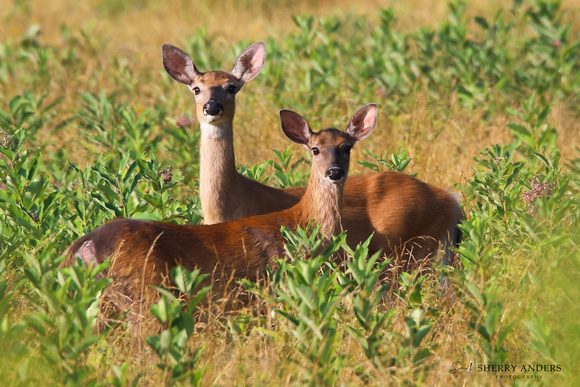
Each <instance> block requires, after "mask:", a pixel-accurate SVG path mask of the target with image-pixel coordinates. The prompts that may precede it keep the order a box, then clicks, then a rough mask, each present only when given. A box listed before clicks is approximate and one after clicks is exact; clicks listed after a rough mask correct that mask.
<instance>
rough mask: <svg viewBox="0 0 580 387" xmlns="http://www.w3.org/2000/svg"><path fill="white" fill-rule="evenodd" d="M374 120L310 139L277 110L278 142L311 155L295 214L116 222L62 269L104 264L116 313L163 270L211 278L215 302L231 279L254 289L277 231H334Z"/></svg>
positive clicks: (294, 119)
mask: <svg viewBox="0 0 580 387" xmlns="http://www.w3.org/2000/svg"><path fill="white" fill-rule="evenodd" d="M376 118H377V105H375V104H368V105H365V106H364V107H362V108H361V109H360V110H359V111H357V112H356V113H355V114H354V115H353V116H352V118H351V120H350V123H349V124H348V126H347V128H346V129H345V130H344V131H340V130H337V129H332V128H331V129H325V130H322V131H320V132H318V133H314V132H312V131H311V129H310V126H309V125H308V123H307V122H306V120H305V119H304V118H303V117H302V116H300V115H299V114H298V113H295V112H293V111H290V110H282V111H281V112H280V120H281V124H282V129H283V130H284V133H285V134H286V136H288V138H290V140H292V141H294V142H296V143H298V144H302V145H304V146H306V147H307V148H308V149H309V150H310V152H311V153H312V167H311V172H310V180H309V184H308V187H307V189H306V192H305V193H304V195H303V196H302V199H301V200H300V201H299V202H298V203H297V204H296V205H295V206H293V207H291V208H289V209H286V210H283V211H279V212H273V213H269V214H265V215H258V216H254V217H250V218H244V219H239V220H236V221H231V222H227V223H221V224H214V225H197V226H192V225H178V224H173V223H164V222H157V221H146V220H135V219H126V218H118V219H115V220H112V221H110V222H108V223H106V224H104V225H103V226H101V227H99V228H97V229H96V230H94V231H92V232H89V233H88V234H86V235H84V236H82V237H81V238H79V239H77V240H76V241H75V242H74V243H73V244H72V245H71V246H70V248H69V250H68V256H67V258H66V259H65V261H64V262H63V265H62V266H66V265H69V264H71V263H72V262H74V260H75V257H79V258H80V259H82V260H83V261H84V263H85V264H86V265H87V266H90V265H96V264H99V263H102V262H103V261H105V260H106V259H110V261H111V263H110V265H109V267H108V268H107V269H106V270H105V272H104V274H105V275H106V276H108V277H110V278H112V279H113V280H114V282H115V283H116V285H115V286H114V292H116V293H119V294H121V296H122V297H116V301H115V302H116V303H117V307H119V308H121V309H134V308H135V305H138V306H139V305H141V303H142V302H144V301H146V300H147V299H146V297H145V296H144V294H145V292H148V291H149V289H150V286H151V285H158V286H159V285H162V284H164V281H165V280H166V279H167V277H168V276H169V273H170V270H171V269H172V268H173V267H175V266H178V265H181V266H184V267H185V268H187V269H189V270H194V269H196V268H198V269H201V271H202V273H208V274H212V275H213V278H212V284H213V285H214V295H215V294H216V292H217V293H218V296H219V292H220V291H226V290H227V289H226V288H227V286H226V285H227V283H228V282H229V281H231V280H232V279H236V278H247V279H250V280H253V281H257V280H259V279H260V278H261V276H262V275H263V274H264V273H265V269H266V266H267V265H273V264H274V258H277V257H279V258H282V254H283V242H284V241H283V238H282V236H281V233H280V227H281V226H287V227H289V228H291V229H296V228H297V227H302V228H306V227H307V226H308V224H309V223H310V222H311V221H312V220H313V219H314V220H315V223H318V224H319V225H320V227H321V233H322V234H323V235H324V236H326V237H330V236H331V235H333V234H336V233H339V232H340V231H341V221H340V219H341V217H340V211H341V207H342V194H343V188H344V184H345V181H346V176H347V174H348V169H349V161H350V150H351V148H352V147H353V146H354V144H355V143H356V142H357V141H360V140H362V139H364V138H365V137H367V136H368V135H369V134H370V133H371V132H372V130H373V129H374V127H375V124H376ZM109 257H110V258H109ZM147 297H148V296H147ZM134 314H136V313H135V312H134ZM133 318H135V317H133Z"/></svg>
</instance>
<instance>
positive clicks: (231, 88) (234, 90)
mask: <svg viewBox="0 0 580 387" xmlns="http://www.w3.org/2000/svg"><path fill="white" fill-rule="evenodd" d="M227 91H228V93H230V94H234V93H235V92H236V87H235V86H234V85H229V86H228V88H227Z"/></svg>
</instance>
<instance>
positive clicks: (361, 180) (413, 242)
mask: <svg viewBox="0 0 580 387" xmlns="http://www.w3.org/2000/svg"><path fill="white" fill-rule="evenodd" d="M162 57H163V65H164V67H165V70H166V71H167V73H168V74H169V75H170V76H171V77H172V78H173V79H174V80H176V81H177V82H180V83H183V84H185V85H187V86H188V87H189V89H190V90H191V91H192V92H193V94H194V96H195V103H196V109H197V119H198V121H199V123H200V128H201V144H200V182H199V188H200V199H201V207H202V210H203V214H204V221H205V223H206V224H213V223H221V222H226V221H231V220H235V219H240V218H244V217H248V216H252V215H258V214H266V213H269V212H274V211H280V210H283V209H285V208H289V207H291V206H293V205H295V204H296V203H297V202H298V201H299V200H300V198H301V197H302V196H303V195H304V194H305V193H306V192H307V188H306V187H292V188H286V189H276V188H273V187H269V186H266V185H264V184H261V183H259V182H257V181H255V180H252V179H248V178H247V177H245V176H243V175H241V174H240V173H238V172H237V170H236V166H235V156H234V141H233V119H234V113H235V95H236V93H237V92H238V91H239V90H240V89H241V88H242V86H243V84H244V83H246V82H248V81H250V80H252V79H253V78H255V77H256V76H257V75H258V74H259V73H260V71H261V70H262V67H263V65H264V62H265V59H266V48H265V45H264V43H263V42H259V43H254V44H252V45H251V46H249V47H248V48H246V49H245V50H244V51H243V52H242V53H241V54H240V55H239V57H238V59H237V61H236V63H235V65H234V68H233V69H232V71H229V72H225V71H208V72H205V73H202V72H200V71H198V69H197V68H196V66H195V64H194V63H193V61H192V59H191V58H190V57H189V55H187V54H186V53H185V52H184V51H182V50H180V49H179V48H177V47H174V46H172V45H169V44H165V45H163V48H162ZM462 217H463V216H462V211H461V207H460V205H459V202H458V199H457V196H456V195H455V194H454V193H452V192H450V191H447V190H444V189H441V188H438V187H434V186H432V185H429V184H426V183H424V182H422V181H419V180H418V179H415V178H413V177H410V176H408V175H406V174H403V173H399V172H392V171H385V172H378V173H369V174H363V175H355V176H351V177H350V178H349V179H348V180H347V183H346V186H345V190H344V209H343V215H342V225H343V227H344V229H345V230H347V232H348V234H347V242H348V244H349V245H350V246H351V247H354V246H356V244H357V243H359V242H361V241H364V240H366V239H367V238H368V237H369V236H370V235H371V234H373V238H372V240H371V244H370V246H369V248H370V250H371V251H372V252H376V251H378V250H382V251H383V252H384V253H385V254H386V255H388V256H394V257H395V258H397V259H396V262H398V264H399V265H400V266H401V267H402V269H404V270H412V269H414V268H417V267H422V266H423V265H425V264H426V263H427V261H428V258H431V257H433V256H434V255H436V253H437V251H438V249H439V247H440V245H442V246H443V249H444V250H445V253H444V255H443V264H446V265H449V264H451V263H453V258H454V253H453V250H452V247H453V246H454V245H456V244H457V243H458V242H459V239H460V237H461V232H460V230H459V228H458V227H457V225H458V223H459V222H460V221H461V219H462Z"/></svg>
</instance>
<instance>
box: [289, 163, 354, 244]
mask: <svg viewBox="0 0 580 387" xmlns="http://www.w3.org/2000/svg"><path fill="white" fill-rule="evenodd" d="M314 175H315V174H314V173H312V174H311V175H310V181H309V183H308V188H307V189H306V192H305V193H304V196H303V197H302V199H301V200H300V203H299V208H300V223H301V226H302V227H305V226H306V225H307V224H308V223H309V222H310V221H311V220H313V219H314V222H315V224H319V225H320V232H321V233H322V235H324V236H325V237H326V238H327V239H329V238H330V237H331V236H332V235H337V234H339V233H340V232H342V224H341V213H342V196H343V192H344V180H343V181H342V182H341V183H338V184H334V183H331V182H329V181H328V180H327V179H324V178H322V177H320V176H314Z"/></svg>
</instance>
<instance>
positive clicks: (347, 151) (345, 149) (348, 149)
mask: <svg viewBox="0 0 580 387" xmlns="http://www.w3.org/2000/svg"><path fill="white" fill-rule="evenodd" d="M351 150H352V146H346V147H344V153H346V154H347V155H350V151H351Z"/></svg>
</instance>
